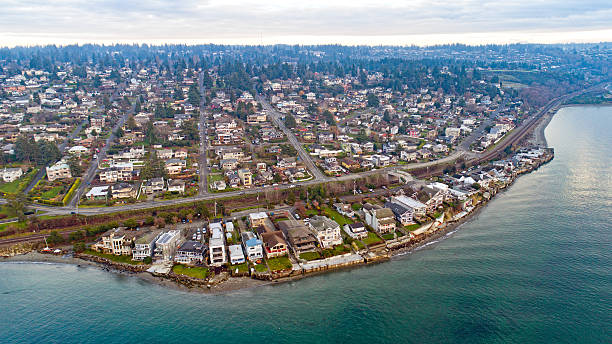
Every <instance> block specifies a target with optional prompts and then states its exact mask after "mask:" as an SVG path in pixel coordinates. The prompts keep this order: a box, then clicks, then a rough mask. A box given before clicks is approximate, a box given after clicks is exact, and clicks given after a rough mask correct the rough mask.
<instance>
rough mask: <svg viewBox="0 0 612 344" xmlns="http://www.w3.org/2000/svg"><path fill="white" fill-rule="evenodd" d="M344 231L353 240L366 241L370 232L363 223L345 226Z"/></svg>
mask: <svg viewBox="0 0 612 344" xmlns="http://www.w3.org/2000/svg"><path fill="white" fill-rule="evenodd" d="M343 229H344V231H345V232H346V234H348V235H349V236H350V237H351V238H353V239H364V238H366V237H367V236H368V230H367V229H366V228H365V226H364V224H363V223H361V222H355V223H350V224H346V225H344V228H343Z"/></svg>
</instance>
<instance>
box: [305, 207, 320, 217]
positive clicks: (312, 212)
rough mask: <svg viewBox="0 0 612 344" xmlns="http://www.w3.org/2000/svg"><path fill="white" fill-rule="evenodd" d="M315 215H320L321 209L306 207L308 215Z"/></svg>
mask: <svg viewBox="0 0 612 344" xmlns="http://www.w3.org/2000/svg"><path fill="white" fill-rule="evenodd" d="M313 215H319V211H318V210H316V209H306V216H308V217H310V216H313Z"/></svg>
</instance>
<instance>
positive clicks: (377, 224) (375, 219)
mask: <svg viewBox="0 0 612 344" xmlns="http://www.w3.org/2000/svg"><path fill="white" fill-rule="evenodd" d="M366 205H369V204H366ZM366 205H364V208H363V209H364V213H365V215H366V216H365V218H366V223H367V224H368V225H370V227H372V228H373V229H374V230H375V231H377V232H378V233H381V234H384V233H389V232H393V231H395V219H394V217H395V215H394V214H393V211H391V209H389V208H382V207H380V206H374V207H372V206H371V205H369V207H366Z"/></svg>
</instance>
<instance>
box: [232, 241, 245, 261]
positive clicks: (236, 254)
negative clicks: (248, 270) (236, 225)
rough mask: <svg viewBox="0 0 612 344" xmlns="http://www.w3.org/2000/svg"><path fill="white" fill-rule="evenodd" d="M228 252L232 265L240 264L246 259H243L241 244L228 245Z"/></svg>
mask: <svg viewBox="0 0 612 344" xmlns="http://www.w3.org/2000/svg"><path fill="white" fill-rule="evenodd" d="M229 254H230V262H231V263H232V265H234V264H242V263H244V262H245V261H246V260H245V259H244V252H243V251H242V246H240V245H231V246H230V247H229Z"/></svg>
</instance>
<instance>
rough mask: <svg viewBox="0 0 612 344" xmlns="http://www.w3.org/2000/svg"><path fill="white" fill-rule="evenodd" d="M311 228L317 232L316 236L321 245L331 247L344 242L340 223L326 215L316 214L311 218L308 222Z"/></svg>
mask: <svg viewBox="0 0 612 344" xmlns="http://www.w3.org/2000/svg"><path fill="white" fill-rule="evenodd" d="M308 225H309V226H310V229H311V230H312V231H313V232H314V233H315V236H316V238H317V240H318V241H319V243H320V244H321V247H323V248H330V247H333V246H335V245H340V244H342V234H341V233H340V225H338V223H336V221H334V220H332V219H330V218H328V217H326V216H320V215H315V216H313V217H311V218H310V222H309V223H308Z"/></svg>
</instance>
